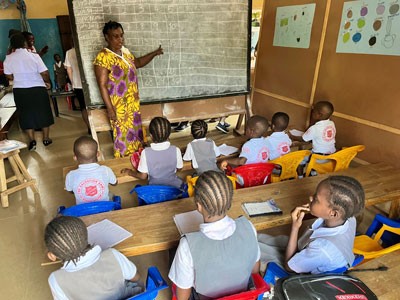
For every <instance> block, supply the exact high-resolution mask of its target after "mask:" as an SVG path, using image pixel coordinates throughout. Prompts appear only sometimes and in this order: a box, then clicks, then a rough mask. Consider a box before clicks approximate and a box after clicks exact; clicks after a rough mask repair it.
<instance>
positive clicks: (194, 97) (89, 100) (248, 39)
mask: <svg viewBox="0 0 400 300" xmlns="http://www.w3.org/2000/svg"><path fill="white" fill-rule="evenodd" d="M76 1H79V2H83V1H82V0H68V8H69V12H70V19H71V26H72V33H73V40H74V44H75V48H76V52H77V57H78V65H79V68H80V71H81V78H82V87H83V91H84V95H85V101H86V104H87V106H88V107H103V106H104V104H103V102H102V100H101V98H100V99H99V96H98V95H96V96H95V97H96V98H97V101H96V100H93V92H91V90H93V88H92V89H90V88H89V82H88V80H87V76H86V75H87V74H88V73H90V72H93V70H90V68H92V67H88V64H91V63H92V61H90V62H87V63H86V68H85V66H84V64H83V58H82V54H81V44H82V43H81V41H80V38H79V35H78V31H77V26H76V20H75V12H74V7H73V2H76ZM99 1H101V0H99ZM107 1H108V0H107ZM121 1H125V2H132V3H134V2H135V1H130V0H121ZM228 1H229V0H228ZM85 2H87V5H90V4H93V3H95V2H98V1H96V0H86V1H85ZM109 2H113V1H109ZM138 2H140V1H138ZM243 2H244V3H246V4H247V26H246V29H247V36H246V44H247V46H246V61H245V63H246V70H245V72H246V79H245V84H244V85H243V89H242V90H239V91H233V92H225V93H219V94H212V93H211V94H206V95H190V96H185V97H180V96H179V95H177V96H176V97H167V98H163V99H160V98H161V97H160V98H158V97H157V98H154V99H148V100H142V99H141V104H157V103H168V102H181V101H188V100H197V99H209V98H214V99H215V98H219V97H230V96H238V95H248V94H249V92H250V61H251V59H250V51H251V5H252V1H251V0H244V1H243ZM114 20H115V21H117V22H120V23H121V24H122V25H123V26H124V22H122V21H120V20H118V19H114ZM97 25H101V26H97V27H98V28H97V29H98V32H99V36H100V37H101V39H100V40H99V42H98V44H99V50H100V49H101V48H102V47H103V46H104V42H103V40H104V39H103V36H102V33H101V29H102V27H103V25H104V22H101V23H100V24H97ZM94 27H96V25H94ZM134 53H135V52H134ZM93 59H94V57H93ZM146 67H147V66H146ZM146 67H145V68H146ZM89 77H90V76H89ZM92 85H93V81H92ZM95 88H96V89H98V88H97V84H96V87H95ZM139 90H140V93H142V92H141V87H140V83H139Z"/></svg>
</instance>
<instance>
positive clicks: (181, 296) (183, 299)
mask: <svg viewBox="0 0 400 300" xmlns="http://www.w3.org/2000/svg"><path fill="white" fill-rule="evenodd" d="M191 292H192V289H191V288H189V289H181V288H180V287H176V298H177V299H178V300H188V299H189V297H190V294H191Z"/></svg>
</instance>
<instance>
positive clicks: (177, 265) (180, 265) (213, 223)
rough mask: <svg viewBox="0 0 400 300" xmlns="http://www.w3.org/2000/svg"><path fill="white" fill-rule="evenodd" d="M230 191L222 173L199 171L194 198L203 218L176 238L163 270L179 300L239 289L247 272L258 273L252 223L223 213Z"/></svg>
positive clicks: (217, 295)
mask: <svg viewBox="0 0 400 300" xmlns="http://www.w3.org/2000/svg"><path fill="white" fill-rule="evenodd" d="M232 195H233V187H232V183H231V181H230V180H229V179H228V178H227V177H226V176H225V175H224V174H223V173H222V172H216V171H207V172H204V173H203V174H202V175H200V176H199V179H198V180H197V182H196V188H195V196H194V201H195V204H196V206H197V210H198V211H199V212H200V213H201V214H202V215H203V219H204V223H203V224H200V231H198V232H192V233H188V234H186V235H185V236H183V237H182V238H181V241H180V243H179V246H178V249H177V251H176V255H175V258H174V261H173V263H172V266H171V269H170V271H169V275H168V276H169V278H170V279H171V281H172V282H173V283H175V285H176V286H177V298H178V299H179V300H187V299H189V298H190V299H199V298H200V299H216V298H220V297H224V296H227V295H232V294H236V293H239V292H242V291H245V290H247V287H248V282H249V278H250V276H251V274H252V273H258V272H259V270H260V264H259V262H260V248H259V247H258V244H257V233H256V230H255V228H254V227H253V225H252V224H251V223H250V222H249V221H248V220H247V219H246V218H245V217H243V216H242V217H239V218H238V219H236V220H233V219H231V218H230V217H228V216H227V215H226V213H227V212H228V210H229V209H230V207H231V203H232ZM196 294H199V295H196ZM191 296H193V298H192V297H191ZM198 296H200V297H198Z"/></svg>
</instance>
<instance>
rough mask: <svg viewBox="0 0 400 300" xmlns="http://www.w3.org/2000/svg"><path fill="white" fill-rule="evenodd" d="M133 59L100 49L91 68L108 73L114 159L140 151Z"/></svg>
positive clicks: (128, 54) (140, 134) (132, 57)
mask: <svg viewBox="0 0 400 300" xmlns="http://www.w3.org/2000/svg"><path fill="white" fill-rule="evenodd" d="M134 61H135V57H134V56H133V55H132V54H131V53H130V52H129V50H128V49H126V48H124V47H123V48H122V56H120V55H118V54H116V53H114V52H112V51H111V50H109V49H107V48H104V49H102V50H101V51H100V52H99V54H97V57H96V59H95V60H94V62H93V64H94V65H96V66H100V67H103V68H105V69H107V70H108V71H110V73H109V75H108V83H107V89H108V94H109V95H110V99H111V104H112V105H113V107H114V109H115V113H116V116H117V119H116V121H111V127H112V129H113V136H114V157H115V158H118V157H123V156H129V155H131V154H132V153H134V152H135V151H136V150H138V149H139V148H141V146H142V142H143V131H142V118H141V115H140V112H139V108H140V101H139V92H138V83H137V76H136V67H135V64H134Z"/></svg>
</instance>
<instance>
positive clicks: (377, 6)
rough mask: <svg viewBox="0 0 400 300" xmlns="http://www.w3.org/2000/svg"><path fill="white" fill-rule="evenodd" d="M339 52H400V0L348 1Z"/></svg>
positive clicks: (341, 28) (395, 53)
mask: <svg viewBox="0 0 400 300" xmlns="http://www.w3.org/2000/svg"><path fill="white" fill-rule="evenodd" d="M336 52H338V53H360V54H381V55H400V0H389V1H387V0H386V1H376V0H364V1H350V2H345V3H344V5H343V11H342V19H341V23H340V28H339V35H338V40H337V45H336Z"/></svg>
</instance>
